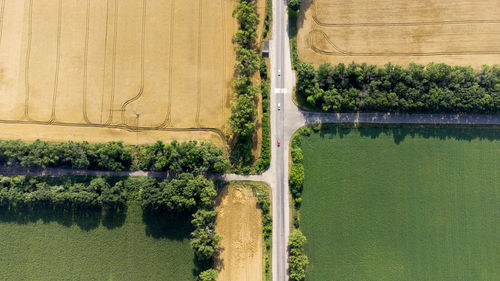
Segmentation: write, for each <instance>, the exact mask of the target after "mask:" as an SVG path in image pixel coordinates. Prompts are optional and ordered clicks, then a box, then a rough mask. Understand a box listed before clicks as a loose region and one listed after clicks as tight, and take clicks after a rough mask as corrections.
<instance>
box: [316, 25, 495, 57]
mask: <svg viewBox="0 0 500 281" xmlns="http://www.w3.org/2000/svg"><path fill="white" fill-rule="evenodd" d="M316 33H317V34H319V35H320V36H321V37H323V39H324V40H326V42H328V44H329V45H330V46H332V48H333V49H335V51H326V50H322V49H320V48H318V47H316V46H315V44H314V42H313V41H314V39H313V38H312V35H313V34H316ZM307 41H308V45H309V47H310V48H311V50H313V51H314V52H315V53H318V54H322V55H330V56H352V57H356V56H362V57H378V56H416V57H423V56H455V55H456V56H459V55H497V54H500V51H460V52H379V53H363V52H348V51H346V50H343V49H341V48H339V47H338V46H337V45H335V43H333V42H332V41H331V40H330V38H328V35H326V33H325V32H324V31H322V30H319V29H313V30H311V31H310V32H309V34H308V38H307Z"/></svg>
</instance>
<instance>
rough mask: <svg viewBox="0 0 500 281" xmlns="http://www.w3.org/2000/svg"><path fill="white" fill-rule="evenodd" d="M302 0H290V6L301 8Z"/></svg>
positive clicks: (294, 8)
mask: <svg viewBox="0 0 500 281" xmlns="http://www.w3.org/2000/svg"><path fill="white" fill-rule="evenodd" d="M300 2H301V0H288V8H290V9H292V10H294V11H298V10H299V9H300Z"/></svg>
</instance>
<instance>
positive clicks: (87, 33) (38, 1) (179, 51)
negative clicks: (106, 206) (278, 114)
mask: <svg viewBox="0 0 500 281" xmlns="http://www.w3.org/2000/svg"><path fill="white" fill-rule="evenodd" d="M235 5H236V3H235V1H232V0H217V1H213V0H25V1H21V0H19V1H8V0H0V95H1V100H0V130H1V131H2V133H3V134H2V138H13V139H17V138H20V139H24V140H33V139H36V138H43V139H47V140H54V141H64V140H88V141H91V142H97V141H99V142H100V141H110V140H116V139H121V140H124V141H125V142H126V143H131V144H135V143H150V142H153V141H155V140H157V139H161V140H164V141H169V140H172V139H178V140H186V139H198V140H210V141H213V142H215V143H216V144H219V145H221V144H225V137H224V136H225V134H228V125H227V122H226V120H227V118H228V116H229V114H230V110H229V106H230V99H231V95H232V93H231V81H232V78H233V72H234V64H235V55H234V50H233V44H232V35H233V34H234V32H235V31H236V29H237V23H236V20H235V19H234V18H232V16H231V13H232V10H233V9H234V7H235Z"/></svg>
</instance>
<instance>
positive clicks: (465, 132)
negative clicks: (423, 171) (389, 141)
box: [319, 124, 500, 144]
mask: <svg viewBox="0 0 500 281" xmlns="http://www.w3.org/2000/svg"><path fill="white" fill-rule="evenodd" d="M358 126H359V128H357V131H359V134H360V136H362V137H368V138H371V139H376V138H378V137H380V136H381V135H386V136H392V138H393V140H394V143H395V144H400V143H401V142H402V141H404V140H405V139H406V138H407V137H411V138H415V137H421V138H425V139H430V138H437V139H440V140H447V139H453V140H459V141H472V140H475V139H478V140H489V141H498V140H500V130H499V128H498V127H497V126H483V127H480V126H476V127H470V126H457V125H447V126H444V125H375V124H359V125H358ZM353 129H354V126H352V125H351V127H350V128H349V127H346V125H335V124H324V125H323V126H322V129H321V130H320V131H319V135H320V136H321V138H326V137H328V138H330V139H331V138H334V137H339V138H341V139H342V138H344V136H346V135H348V134H350V133H351V132H352V131H353Z"/></svg>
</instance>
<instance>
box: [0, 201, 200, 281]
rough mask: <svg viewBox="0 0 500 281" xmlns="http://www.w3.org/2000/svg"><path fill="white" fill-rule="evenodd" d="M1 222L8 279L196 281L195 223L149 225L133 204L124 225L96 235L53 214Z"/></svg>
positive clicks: (3, 270)
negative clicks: (191, 239)
mask: <svg viewBox="0 0 500 281" xmlns="http://www.w3.org/2000/svg"><path fill="white" fill-rule="evenodd" d="M1 218H2V220H1V222H0V253H2V258H1V262H0V276H2V279H3V280H194V272H193V270H195V265H194V261H193V257H194V254H193V251H192V249H191V247H190V245H189V240H188V239H189V233H190V231H191V228H190V227H191V226H190V223H189V221H186V223H170V224H169V223H168V220H165V219H164V218H149V220H147V222H148V223H147V224H145V223H144V221H143V217H142V210H141V207H140V205H139V203H131V204H130V205H129V208H128V211H127V216H126V218H125V221H124V222H123V221H122V220H121V219H120V218H117V219H116V220H117V221H115V222H116V224H113V223H112V222H111V223H110V222H109V221H108V222H107V223H105V222H103V223H99V225H98V226H93V227H90V230H85V227H82V224H81V223H79V222H76V223H72V222H71V220H70V221H69V222H68V221H67V220H65V219H63V220H65V221H66V223H64V224H61V223H59V222H56V221H57V218H54V217H53V214H52V216H51V218H47V219H46V221H45V222H44V220H43V219H44V217H43V216H42V218H41V220H38V221H36V222H24V223H19V222H16V221H11V219H12V217H10V218H5V217H4V216H2V217H1ZM86 219H89V218H88V216H87V217H86ZM104 225H106V226H104Z"/></svg>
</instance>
